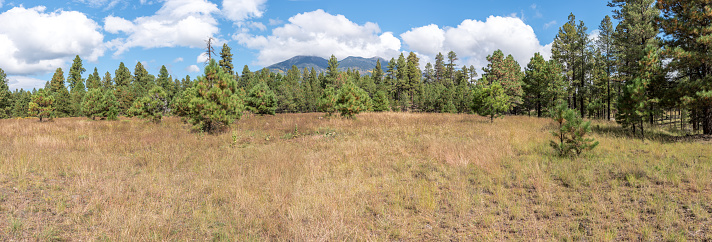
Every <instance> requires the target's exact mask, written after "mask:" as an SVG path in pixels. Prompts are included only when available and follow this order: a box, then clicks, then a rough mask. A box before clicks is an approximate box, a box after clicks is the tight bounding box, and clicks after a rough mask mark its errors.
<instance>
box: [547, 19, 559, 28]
mask: <svg viewBox="0 0 712 242" xmlns="http://www.w3.org/2000/svg"><path fill="white" fill-rule="evenodd" d="M555 24H556V20H552V21H550V22H548V23H545V24H544V29H549V28H551V26H554V25H555Z"/></svg>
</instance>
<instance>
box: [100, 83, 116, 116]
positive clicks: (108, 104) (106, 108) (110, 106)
mask: <svg viewBox="0 0 712 242" xmlns="http://www.w3.org/2000/svg"><path fill="white" fill-rule="evenodd" d="M101 111H102V116H103V117H106V119H108V120H117V119H118V118H117V116H118V115H119V101H118V100H117V99H116V95H114V90H106V91H104V96H103V97H102V98H101Z"/></svg>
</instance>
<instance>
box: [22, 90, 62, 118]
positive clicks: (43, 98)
mask: <svg viewBox="0 0 712 242" xmlns="http://www.w3.org/2000/svg"><path fill="white" fill-rule="evenodd" d="M65 90H66V89H65ZM53 103H54V97H53V96H52V95H48V94H47V93H46V91H45V90H44V89H40V90H39V91H37V92H36V93H35V94H34V95H33V96H32V101H31V102H30V103H29V104H28V112H29V114H30V115H32V116H35V117H38V118H39V119H40V122H42V120H43V119H45V118H47V119H52V117H54V107H53V106H52V104H53Z"/></svg>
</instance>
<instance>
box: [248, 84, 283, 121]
mask: <svg viewBox="0 0 712 242" xmlns="http://www.w3.org/2000/svg"><path fill="white" fill-rule="evenodd" d="M246 101H247V108H248V109H249V110H250V111H252V112H253V113H255V114H259V115H264V114H269V115H274V113H275V110H276V109H277V97H276V96H275V95H274V92H272V90H271V89H270V88H269V86H268V85H267V82H265V81H260V82H258V83H257V85H255V86H254V87H252V89H250V91H249V92H248V94H247V100H246Z"/></svg>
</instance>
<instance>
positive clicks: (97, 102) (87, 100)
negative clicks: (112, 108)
mask: <svg viewBox="0 0 712 242" xmlns="http://www.w3.org/2000/svg"><path fill="white" fill-rule="evenodd" d="M103 97H104V95H103V93H102V92H101V89H99V88H93V89H90V90H89V92H87V93H86V94H85V95H84V98H83V100H82V113H83V114H84V116H86V117H87V118H90V119H92V120H94V118H96V117H101V116H102V115H103V114H104V112H103V110H102V102H101V101H102V98H103Z"/></svg>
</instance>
